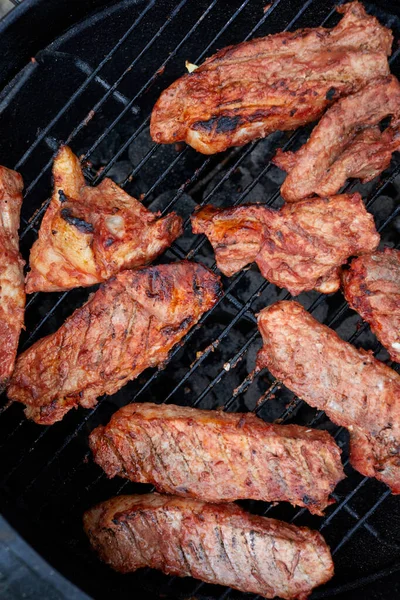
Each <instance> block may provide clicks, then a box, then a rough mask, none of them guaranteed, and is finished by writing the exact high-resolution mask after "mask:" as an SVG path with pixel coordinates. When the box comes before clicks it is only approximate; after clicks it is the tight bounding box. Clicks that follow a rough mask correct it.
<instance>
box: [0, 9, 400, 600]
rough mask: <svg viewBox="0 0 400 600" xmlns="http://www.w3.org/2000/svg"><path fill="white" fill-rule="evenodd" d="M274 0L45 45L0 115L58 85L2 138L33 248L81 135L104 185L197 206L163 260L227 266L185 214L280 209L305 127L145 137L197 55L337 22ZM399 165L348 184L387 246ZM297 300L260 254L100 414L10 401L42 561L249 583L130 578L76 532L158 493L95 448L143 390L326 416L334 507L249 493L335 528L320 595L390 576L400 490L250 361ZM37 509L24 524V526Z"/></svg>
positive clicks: (40, 326) (169, 587)
mask: <svg viewBox="0 0 400 600" xmlns="http://www.w3.org/2000/svg"><path fill="white" fill-rule="evenodd" d="M123 4H126V3H123ZM222 4H224V6H222ZM262 4H263V3H262V2H261V3H260V2H258V1H256V0H244V1H243V0H241V1H238V0H233V1H232V2H230V3H229V5H227V4H226V3H220V2H217V0H213V1H211V0H210V1H209V2H204V1H203V0H200V1H199V0H197V1H196V2H194V1H192V0H181V1H180V2H158V3H156V2H155V1H151V2H149V3H142V4H140V3H139V4H136V3H133V2H132V3H131V2H128V3H127V6H126V7H125V8H124V7H123V6H122V5H121V7H120V8H119V10H116V11H115V12H114V13H109V14H108V13H107V14H105V18H104V19H103V21H102V20H101V19H100V20H99V21H97V22H95V23H93V24H89V25H90V26H89V27H88V29H84V30H83V31H82V32H81V33H79V30H78V33H76V34H72V33H71V34H70V35H69V36H68V35H67V36H66V38H65V39H60V40H58V41H56V42H55V43H54V44H52V45H51V46H49V47H48V48H47V49H46V50H44V51H42V52H41V53H39V55H38V57H37V63H36V65H35V64H33V63H32V66H29V68H28V71H27V72H26V73H25V75H24V77H26V80H23V79H22V80H21V81H22V84H21V85H20V88H19V89H18V90H17V91H15V92H14V95H13V96H10V98H9V99H7V98H6V99H5V100H4V102H7V103H8V104H6V109H5V110H4V111H3V113H2V114H0V125H2V124H3V125H5V123H6V122H7V119H8V120H9V119H11V120H12V122H18V119H20V121H19V122H20V125H19V126H20V127H22V116H24V117H25V121H26V115H27V114H29V113H27V112H26V111H27V110H28V108H27V107H30V104H31V103H32V102H34V101H35V98H37V97H39V98H40V97H43V89H51V90H52V96H53V97H52V99H51V100H52V101H51V102H49V107H47V108H46V110H43V107H42V100H40V102H39V101H37V102H38V109H37V112H36V118H35V119H32V122H25V121H24V124H23V127H25V130H26V131H25V132H24V133H25V138H24V137H23V136H22V135H21V139H26V140H28V142H27V143H25V142H24V143H25V145H24V144H22V143H21V144H20V147H18V148H17V147H16V144H15V147H13V148H11V149H9V148H7V152H9V154H8V155H7V156H6V155H5V151H6V147H5V146H4V147H1V146H0V151H1V152H2V153H3V157H2V162H8V161H9V160H10V158H8V157H9V156H11V159H12V158H13V157H14V159H15V163H16V165H11V164H10V165H9V166H14V167H15V168H17V169H20V170H21V172H22V174H23V175H24V178H25V180H26V183H27V190H26V199H25V203H24V208H23V221H22V225H21V246H22V250H23V252H24V254H25V257H27V255H28V251H29V248H30V246H31V244H32V242H33V240H34V239H35V237H36V233H37V229H38V226H39V224H40V219H41V216H42V214H43V210H44V206H45V203H44V204H43V206H42V203H43V201H44V199H45V198H46V197H48V196H49V192H50V188H51V182H50V167H51V163H52V156H53V154H54V152H55V151H56V149H57V147H58V144H59V142H60V141H63V142H65V143H70V144H71V146H72V148H73V149H74V151H76V152H77V153H78V154H80V155H82V160H83V162H84V164H85V166H86V175H87V177H88V179H89V181H90V182H91V183H92V184H95V183H96V182H97V181H98V180H99V179H100V178H101V177H102V176H104V175H107V176H111V177H112V178H113V179H114V180H115V181H116V182H117V183H119V184H121V185H122V186H123V187H124V188H125V189H126V191H127V192H128V193H130V194H132V195H134V196H136V197H140V195H141V194H142V199H143V202H144V204H145V205H146V206H147V207H149V208H150V209H151V210H160V211H161V212H163V213H165V212H168V211H170V210H171V209H175V210H177V211H178V212H179V213H180V214H181V215H182V216H183V217H184V219H185V223H186V228H185V234H184V236H183V237H182V238H180V239H179V240H178V241H177V242H176V243H175V244H174V245H173V247H172V248H171V249H170V250H168V251H167V252H166V254H165V255H164V256H163V257H162V259H161V261H162V262H170V261H174V260H177V259H180V258H183V257H185V256H187V257H188V258H190V259H193V260H197V261H201V262H203V263H204V264H205V265H207V266H210V267H211V268H213V269H215V264H214V256H213V252H212V250H211V248H210V246H209V244H208V242H207V241H206V240H205V238H204V237H200V236H193V235H192V234H191V231H190V224H189V216H190V214H191V212H192V211H193V209H194V208H195V206H196V205H198V204H206V203H209V202H212V203H213V204H215V205H217V206H231V205H235V204H240V203H244V202H263V203H265V204H267V205H268V206H273V207H276V208H277V207H279V206H280V205H281V204H282V200H281V198H280V196H279V187H280V184H281V183H282V179H283V177H284V175H283V174H282V173H281V172H280V171H279V170H278V169H277V168H276V167H274V166H273V165H272V164H271V163H270V159H271V158H272V156H273V155H274V153H275V151H276V148H277V147H282V148H284V149H296V148H297V147H299V146H300V145H301V144H302V143H303V142H304V141H305V139H306V138H307V135H308V133H309V131H310V128H308V129H302V130H299V131H297V132H295V133H292V134H282V133H279V132H278V133H275V134H273V135H271V136H269V137H268V138H267V139H265V140H259V141H256V142H253V143H251V144H249V145H247V146H245V147H243V148H234V149H231V150H229V151H227V152H225V153H224V154H221V155H216V156H213V157H204V156H201V155H199V154H197V153H195V152H194V151H193V150H192V149H190V148H187V147H185V146H181V145H179V146H173V145H172V146H157V145H155V144H153V142H152V141H151V139H150V136H149V132H148V124H149V114H150V111H151V108H152V106H153V104H154V101H155V99H156V98H157V97H158V95H159V92H160V90H161V89H164V88H165V87H166V86H167V84H169V83H170V82H171V81H173V80H174V79H175V78H176V76H178V75H180V74H182V73H183V72H184V63H185V60H190V62H193V63H195V64H200V63H201V62H202V60H204V58H205V57H206V56H208V55H210V54H212V53H213V52H214V51H215V50H216V49H217V48H221V47H224V46H225V45H228V44H230V43H237V42H239V41H242V40H243V39H245V38H247V39H249V38H252V37H255V36H258V35H266V34H267V33H272V32H277V31H280V30H282V29H283V28H288V29H296V28H298V27H304V26H315V25H319V24H321V23H323V24H326V25H329V26H332V25H333V24H334V23H335V19H336V17H335V14H334V2H333V1H331V0H327V1H326V2H324V3H323V6H322V3H318V2H317V1H314V2H313V1H312V0H307V1H306V2H305V3H303V2H302V1H300V0H293V1H292V2H288V1H287V0H275V2H274V3H273V4H272V5H271V6H270V7H269V8H268V9H267V10H266V12H265V13H264V12H263V10H262ZM377 4H378V7H377V6H376V5H375V4H372V3H366V8H367V10H370V11H371V12H373V13H375V14H377V15H378V16H379V18H380V19H381V21H382V22H383V23H386V24H387V25H388V26H390V27H392V28H394V33H395V37H396V39H398V38H399V33H400V19H399V17H398V16H396V15H388V14H387V9H386V11H385V4H384V3H383V2H382V3H377ZM382 7H383V8H382ZM128 8H129V10H128ZM124 11H125V12H124ZM122 17H124V18H122ZM167 17H168V18H167ZM99 30H101V31H103V32H107V35H106V36H105V38H106V39H107V43H106V44H104V43H103V45H102V46H101V49H100V48H99V49H97V48H94V47H93V43H92V41H91V35H93V32H96V34H97V33H98V31H99ZM114 30H115V31H114ZM113 32H114V34H113ZM78 34H79V35H78ZM113 35H114V39H113ZM74 36H75V37H74ZM78 38H79V40H78ZM395 48H397V46H395ZM398 54H399V52H397V51H395V52H394V55H393V56H392V58H391V61H390V62H391V68H392V71H393V72H394V74H396V75H399V66H400V59H399V58H398ZM94 65H95V66H94ZM54 81H57V82H58V86H57V88H56V89H55V88H53V87H52V86H53V83H54ZM46 86H47V87H46ZM39 94H41V96H40V95H39ZM28 97H29V99H30V100H29V102H30V104H27V98H28ZM13 120H14V121H13ZM15 127H16V126H15ZM14 155H15V156H14ZM0 162H1V161H0ZM399 174H400V161H399V158H398V156H396V155H395V157H394V159H393V161H392V164H391V167H390V169H388V170H387V171H386V172H385V173H384V174H383V175H382V177H381V178H380V180H379V181H378V182H377V181H374V182H371V183H370V184H367V185H364V186H362V185H360V184H354V183H350V184H348V186H347V187H346V189H349V190H358V191H360V192H361V193H362V195H363V198H364V199H365V202H366V205H367V208H368V210H369V211H370V212H372V214H373V215H374V217H375V221H376V225H377V228H378V229H379V230H380V233H381V235H382V242H383V243H384V244H385V245H390V246H395V245H396V244H397V245H398V241H399V232H400V204H399V200H400V175H399ZM36 211H37V212H36ZM87 295H88V290H81V289H78V290H73V291H71V292H67V293H64V294H58V293H55V294H47V295H45V294H35V295H32V296H31V297H30V298H29V301H28V308H27V313H26V324H27V331H26V333H25V335H24V336H23V338H22V341H21V346H22V347H26V346H27V345H30V344H31V343H33V341H35V340H36V339H38V338H40V337H42V336H43V335H45V334H47V333H50V332H52V331H54V330H55V329H56V328H57V327H59V326H60V324H61V323H62V322H63V321H64V319H65V318H66V316H68V315H69V314H71V313H72V311H73V309H74V308H76V307H77V306H79V305H81V304H82V303H83V302H84V301H85V299H86V298H87ZM286 298H289V294H288V293H287V292H286V291H285V290H279V289H278V288H276V287H275V286H273V285H271V284H269V283H268V282H266V281H265V280H264V279H263V278H262V277H261V275H260V274H259V272H258V270H257V269H256V268H255V267H252V268H250V269H247V270H244V271H242V272H241V273H239V274H237V275H236V276H234V277H232V278H230V279H227V278H224V295H223V297H222V299H221V300H220V301H219V302H218V304H217V305H216V306H215V307H214V308H213V309H212V310H211V311H210V313H209V314H208V315H205V316H204V317H203V318H202V319H201V322H200V325H199V327H197V328H195V329H193V330H192V331H190V332H189V334H188V335H187V336H186V338H185V340H184V343H183V345H182V346H181V347H178V348H176V349H175V350H174V351H173V352H172V354H171V357H170V360H169V362H168V364H167V366H166V369H165V370H164V371H152V370H147V371H146V372H145V373H143V374H142V375H141V376H140V377H139V379H138V380H136V381H133V382H130V383H129V384H128V385H127V386H126V387H125V388H123V389H122V390H120V391H119V392H118V393H117V394H115V395H114V396H112V397H106V398H103V399H101V400H100V401H99V404H98V406H97V407H95V408H94V409H92V410H88V411H86V412H83V411H75V412H74V413H73V414H72V413H70V414H69V415H68V417H67V418H66V419H65V420H64V421H63V422H61V423H59V424H57V425H55V426H53V427H51V428H39V427H38V426H35V425H34V424H32V423H29V422H28V421H27V420H26V419H25V418H24V417H23V414H22V409H21V407H19V406H11V407H9V408H7V409H6V410H4V411H3V412H2V413H1V415H0V460H1V463H2V475H3V477H2V481H1V488H0V489H1V491H2V497H4V500H2V509H3V511H4V514H6V515H7V516H8V517H9V518H10V519H11V520H13V519H14V520H13V522H14V523H17V526H18V528H19V529H20V530H21V531H22V533H24V534H25V535H27V536H28V539H29V540H30V541H31V542H33V543H34V545H35V546H36V547H38V548H39V549H41V550H42V552H43V553H44V555H45V557H46V558H47V559H50V560H52V561H53V562H54V564H56V566H57V567H58V568H60V569H61V570H62V571H63V572H64V573H65V574H67V576H70V577H71V578H72V579H73V580H74V581H75V582H76V583H77V584H78V585H81V586H84V588H85V590H87V591H88V592H89V593H92V594H95V595H96V598H97V597H99V598H100V597H103V596H108V595H109V593H110V591H111V592H112V591H114V592H115V591H117V592H118V593H119V597H121V598H122V597H125V596H126V597H128V594H129V590H132V589H138V586H139V588H141V589H143V590H144V591H143V596H144V597H146V595H148V594H150V595H154V596H155V597H156V596H162V595H166V596H168V595H169V596H170V597H174V598H175V597H177V596H182V597H192V596H195V597H197V598H217V597H218V598H220V597H229V598H232V599H233V598H241V597H243V595H241V594H239V593H238V592H234V591H231V590H225V589H223V588H217V587H216V586H209V585H205V584H201V583H200V584H199V583H198V582H195V581H194V580H179V579H177V578H172V579H169V578H167V577H165V576H163V575H161V574H158V573H157V574H155V573H154V572H151V571H145V572H142V573H136V574H132V575H129V576H125V577H121V576H117V575H115V574H113V573H111V572H110V571H108V570H106V569H105V567H104V566H102V565H100V563H98V562H97V559H96V558H95V557H94V555H91V553H90V551H89V549H88V546H87V543H86V540H85V539H84V536H83V533H82V530H81V515H82V512H83V510H84V509H86V508H88V507H90V506H92V505H93V504H94V503H96V502H98V501H101V500H104V499H106V498H108V497H111V496H112V495H113V494H116V493H129V492H136V491H139V490H140V491H145V490H148V486H138V485H135V484H132V483H129V482H121V481H114V480H112V481H107V480H106V478H105V476H104V475H103V474H102V472H100V469H99V468H97V467H96V466H95V465H93V463H92V461H91V458H90V455H89V452H88V447H87V438H88V434H89V433H90V431H91V430H92V429H93V428H94V427H95V426H96V425H98V424H99V423H105V422H107V421H108V419H109V417H110V415H111V414H112V413H113V412H114V411H115V410H116V409H117V408H118V407H119V406H122V405H124V404H126V403H127V402H132V401H156V402H163V401H166V402H173V403H176V404H190V405H192V406H197V407H199V408H217V407H224V408H225V410H232V411H246V410H252V411H255V412H256V413H257V414H258V415H259V416H261V417H262V418H265V419H266V420H268V421H273V420H279V421H280V422H295V423H299V424H304V425H309V426H312V427H317V428H326V429H328V430H329V431H330V432H331V433H332V434H333V435H334V436H335V437H336V439H337V441H338V443H339V444H340V445H341V446H342V447H343V449H344V452H343V460H344V462H345V465H346V472H347V474H348V479H347V480H345V481H343V482H342V483H341V484H340V485H339V486H338V488H337V490H336V498H337V504H336V505H334V506H332V507H331V508H329V509H328V510H327V514H326V517H325V518H323V519H321V518H317V517H313V516H311V515H309V514H308V513H307V511H306V510H304V509H301V510H299V509H295V508H293V507H291V506H289V505H285V504H279V505H278V506H274V505H269V506H267V505H266V504H263V503H257V502H243V503H241V504H243V505H245V506H246V507H247V508H250V509H251V510H252V511H254V512H257V513H259V514H268V516H274V517H275V516H276V517H278V518H282V519H284V520H287V521H293V522H295V523H296V524H306V525H310V526H311V527H315V528H319V529H321V530H322V532H323V534H324V536H325V537H326V539H327V541H328V543H329V544H330V545H331V547H332V549H333V552H334V555H335V562H336V573H337V575H336V578H335V579H334V580H333V581H332V583H331V584H329V586H328V588H327V590H326V592H324V590H320V591H317V592H315V593H314V596H313V597H315V598H317V597H323V595H324V593H326V595H327V596H328V597H329V593H330V592H329V590H330V589H331V588H332V589H333V588H334V587H335V586H341V585H345V584H347V583H348V582H349V581H350V582H352V581H354V580H357V578H362V577H367V583H368V581H369V579H368V577H369V578H370V579H371V578H372V579H373V578H374V577H379V576H380V575H384V574H385V573H386V572H387V570H388V569H389V570H390V568H392V565H393V563H396V562H397V563H398V562H399V560H400V507H399V501H398V499H396V498H395V497H392V496H390V495H389V493H388V491H387V488H386V487H385V486H384V485H382V484H379V483H378V482H376V481H374V480H368V479H366V478H363V477H362V476H361V475H359V474H358V473H355V472H354V471H352V469H351V467H350V466H349V464H348V455H347V433H346V432H345V431H344V430H343V429H341V428H337V427H336V426H334V425H332V424H331V423H330V422H329V420H328V419H327V418H326V417H325V415H324V414H323V413H319V412H316V411H315V410H313V409H311V408H310V407H308V406H307V405H306V404H304V403H303V402H301V401H299V400H298V399H296V398H295V397H294V396H293V394H292V393H290V392H289V391H288V390H286V389H285V388H283V387H282V386H281V385H279V384H278V383H277V382H275V381H274V380H273V378H272V377H271V376H270V374H268V373H267V372H266V371H263V372H261V373H254V372H253V369H254V365H255V354H256V352H257V350H258V349H259V348H260V346H261V339H260V336H259V334H258V331H257V327H256V319H255V315H256V313H257V311H258V310H260V309H261V308H263V307H264V306H266V305H268V304H271V303H272V302H274V301H276V300H278V299H286ZM299 299H300V301H301V303H302V304H303V305H304V306H305V307H306V308H307V309H308V310H309V311H310V312H312V314H313V315H314V316H316V317H317V318H318V319H319V320H321V321H323V322H325V323H326V324H328V325H330V326H331V327H333V328H334V329H335V330H336V331H337V332H338V333H339V335H341V336H342V337H343V338H344V339H346V340H348V341H350V342H352V343H354V344H355V345H357V346H358V345H359V346H362V347H364V348H366V349H372V350H373V351H374V352H375V353H376V356H377V357H378V358H380V359H381V360H384V361H385V362H388V363H389V364H391V363H390V362H389V358H388V355H387V353H386V351H385V350H384V349H383V348H382V347H381V346H380V345H379V344H378V343H377V341H376V339H375V338H374V336H373V335H372V334H371V332H370V330H369V328H368V326H366V324H364V323H362V321H361V319H360V318H359V317H358V315H357V314H355V313H354V312H353V311H351V310H349V309H348V307H347V304H346V303H345V302H344V298H343V296H342V295H341V294H340V293H337V294H335V295H333V296H328V297H325V296H322V295H319V294H317V293H315V292H310V293H306V294H302V295H301V296H300V297H299ZM391 366H393V365H392V364H391ZM397 368H398V367H397ZM5 402H6V399H5V398H4V401H3V403H5ZM388 515H390V518H388ZM32 519H34V522H33V523H30V524H29V525H28V524H27V523H26V522H25V521H29V520H30V521H32ZM40 538H41V539H40ZM68 561H69V565H70V566H68V565H67V564H66V563H67V562H68ZM360 583H363V580H362V579H361V580H360ZM354 585H357V582H356V583H355V584H354ZM332 593H333V592H332ZM351 593H352V592H351ZM348 597H352V598H353V596H348Z"/></svg>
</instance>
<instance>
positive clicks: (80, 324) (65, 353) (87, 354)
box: [8, 261, 220, 425]
mask: <svg viewBox="0 0 400 600" xmlns="http://www.w3.org/2000/svg"><path fill="white" fill-rule="evenodd" d="M219 292H220V283H219V278H218V277H217V276H216V275H214V274H213V273H211V271H208V269H206V268H204V267H202V266H201V265H198V264H196V263H190V262H187V261H184V262H180V263H174V264H169V265H161V266H158V267H149V268H147V269H141V270H137V271H123V272H122V273H119V274H118V275H117V276H115V277H114V278H112V279H110V280H109V281H108V282H107V283H105V284H103V285H102V286H101V287H100V288H99V290H98V291H97V292H96V293H95V294H93V295H92V296H91V297H90V298H89V300H88V302H87V303H86V304H84V305H83V306H82V307H81V308H78V309H77V310H76V311H75V312H74V313H73V314H72V315H71V316H70V317H69V318H68V319H67V320H66V321H65V323H64V324H63V325H62V326H61V327H60V329H58V331H56V332H55V333H53V334H51V335H49V336H47V337H45V338H43V339H41V340H39V341H38V342H36V343H35V344H34V345H33V346H31V348H29V349H28V350H26V352H24V353H23V354H21V355H20V356H19V357H18V359H17V363H16V368H15V372H14V375H13V378H12V380H11V384H10V386H9V388H8V397H9V398H10V399H11V400H16V401H18V402H23V403H24V404H26V407H27V408H26V409H25V414H26V415H27V416H28V417H29V418H31V419H33V420H34V421H36V422H37V423H40V424H46V425H49V424H51V423H54V422H55V421H59V420H60V419H62V417H63V416H64V414H65V413H67V412H68V411H69V410H71V408H74V407H77V406H79V405H81V406H83V407H85V408H89V407H92V406H94V405H95V404H96V399H97V397H98V396H101V395H102V394H114V393H115V392H116V391H117V390H119V389H120V388H121V387H122V386H123V385H124V384H125V383H127V382H128V381H129V380H131V379H135V378H136V377H137V376H138V375H139V374H140V373H141V372H142V371H143V370H144V369H147V368H148V367H155V366H160V365H162V363H163V361H165V360H166V359H167V357H168V353H169V351H170V350H171V348H172V347H173V346H174V345H175V344H176V343H177V342H179V341H180V340H181V339H182V338H183V336H184V335H185V334H186V333H187V332H188V331H189V329H190V328H191V327H192V326H193V325H195V324H196V323H197V321H198V320H199V319H200V317H201V316H202V314H203V313H204V312H206V311H207V310H209V309H210V308H211V307H212V306H213V305H214V304H215V302H216V301H217V299H218V296H219Z"/></svg>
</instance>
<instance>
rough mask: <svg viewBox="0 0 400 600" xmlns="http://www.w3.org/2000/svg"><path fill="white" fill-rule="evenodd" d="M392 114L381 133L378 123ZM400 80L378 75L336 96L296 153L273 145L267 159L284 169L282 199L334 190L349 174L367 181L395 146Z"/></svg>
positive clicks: (399, 130) (399, 138)
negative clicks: (274, 150) (273, 152)
mask: <svg viewBox="0 0 400 600" xmlns="http://www.w3.org/2000/svg"><path fill="white" fill-rule="evenodd" d="M389 115H392V117H393V118H392V123H391V125H390V126H389V127H387V128H386V129H385V130H384V131H383V132H381V130H380V128H379V123H380V122H381V121H382V120H383V119H385V118H386V117H388V116H389ZM399 118H400V83H399V82H398V81H397V79H396V77H394V76H393V75H391V76H390V77H383V78H381V79H377V80H376V81H373V82H371V83H370V84H369V85H367V86H366V87H365V88H363V89H362V90H361V91H359V92H358V93H356V94H353V95H352V96H348V97H347V98H341V99H340V100H338V102H337V103H336V104H335V105H334V106H332V108H330V109H329V110H327V112H326V113H325V114H324V116H323V117H322V119H321V120H320V122H319V123H318V125H316V127H315V128H314V130H313V132H312V133H311V136H310V139H309V140H308V142H307V143H306V144H305V145H304V146H302V148H300V150H298V152H295V153H293V152H282V150H278V152H277V154H276V156H275V158H274V160H273V162H274V163H275V164H276V165H277V166H278V167H280V168H281V169H283V170H285V171H287V172H288V176H287V177H286V179H285V181H284V182H283V185H282V187H281V195H282V197H283V198H284V199H285V200H286V201H287V202H297V201H298V200H302V199H303V198H307V197H308V196H312V195H313V194H317V195H318V196H331V195H333V194H336V193H337V192H338V191H339V190H340V188H341V187H342V186H343V185H344V184H345V183H346V180H347V179H349V178H350V177H353V178H356V177H358V178H360V179H361V181H362V182H363V183H366V182H367V181H371V180H372V179H374V177H376V176H377V175H379V174H380V173H381V172H382V171H383V170H384V169H386V168H387V167H388V166H389V164H390V161H391V158H392V153H393V152H394V151H395V150H398V149H399V148H400V122H399Z"/></svg>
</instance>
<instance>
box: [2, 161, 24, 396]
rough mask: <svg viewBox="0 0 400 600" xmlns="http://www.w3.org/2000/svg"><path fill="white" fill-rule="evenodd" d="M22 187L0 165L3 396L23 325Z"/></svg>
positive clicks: (16, 176)
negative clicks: (19, 237) (20, 241)
mask: <svg viewBox="0 0 400 600" xmlns="http://www.w3.org/2000/svg"><path fill="white" fill-rule="evenodd" d="M23 187H24V184H23V181H22V177H21V175H20V174H19V173H17V172H16V171H11V170H10V169H7V168H6V167H1V166H0V393H1V392H2V391H3V390H4V388H5V387H6V385H7V383H8V380H9V378H10V377H11V375H12V372H13V370H14V363H15V357H16V355H17V348H18V341H19V335H20V333H21V329H22V327H23V325H24V309H25V290H24V274H23V268H24V264H25V262H24V261H23V260H22V257H21V255H20V253H19V239H18V229H19V218H20V212H21V205H22V190H23Z"/></svg>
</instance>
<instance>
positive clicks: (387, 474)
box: [257, 302, 400, 494]
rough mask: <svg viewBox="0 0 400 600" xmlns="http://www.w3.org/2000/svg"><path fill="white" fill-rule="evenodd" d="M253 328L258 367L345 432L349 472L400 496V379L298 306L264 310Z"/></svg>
mask: <svg viewBox="0 0 400 600" xmlns="http://www.w3.org/2000/svg"><path fill="white" fill-rule="evenodd" d="M258 327H259V330H260V332H261V335H262V338H263V343H264V346H263V348H262V349H261V350H260V352H259V354H258V358H257V365H258V367H259V368H262V367H267V368H268V369H269V371H270V372H271V373H272V375H274V376H275V377H276V378H277V379H278V380H279V381H282V382H283V383H284V384H285V385H286V386H287V387H288V388H289V389H290V390H292V391H293V392H294V393H295V394H297V395H298V396H299V397H300V398H302V399H303V400H305V401H306V402H307V403H308V404H310V405H311V406H315V407H317V408H319V409H321V410H324V411H325V412H326V414H327V415H328V417H329V418H330V419H331V420H332V421H333V422H334V423H336V424H337V425H342V426H343V427H346V428H347V429H348V430H349V432H350V451H351V452H350V460H351V464H352V465H353V467H354V468H355V469H357V470H358V471H360V473H362V474H363V475H367V476H368V477H376V478H377V479H379V480H381V481H383V482H385V483H386V484H387V485H388V486H389V487H390V488H391V490H392V492H393V493H394V494H400V375H398V374H397V373H396V371H393V370H392V369H390V368H389V367H387V366H386V365H385V364H383V363H382V362H380V361H379V360H376V359H375V358H374V357H373V355H372V353H371V352H366V351H365V350H357V349H356V348H355V347H354V346H352V345H351V344H348V343H347V342H344V341H343V340H341V339H340V338H339V336H338V335H337V334H336V333H335V332H334V331H332V329H329V327H326V326H325V325H321V323H318V321H316V320H315V319H314V318H313V317H312V316H311V315H310V314H309V313H308V312H307V311H306V310H305V309H304V308H303V307H302V306H301V305H300V304H298V303H297V302H277V303H275V304H273V305H272V306H270V307H268V308H265V309H264V310H263V311H261V313H260V314H259V317H258Z"/></svg>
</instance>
